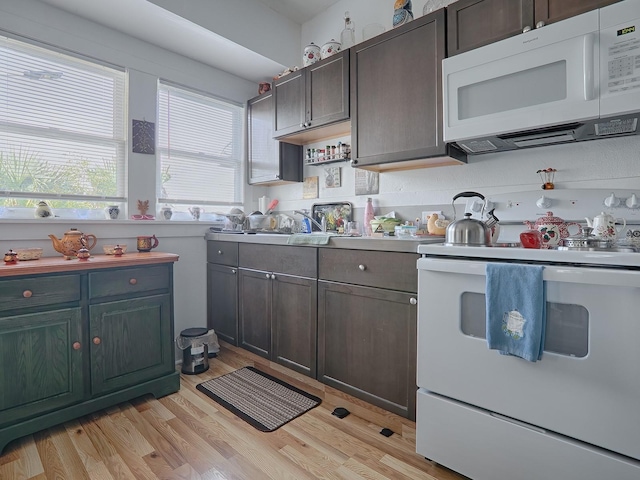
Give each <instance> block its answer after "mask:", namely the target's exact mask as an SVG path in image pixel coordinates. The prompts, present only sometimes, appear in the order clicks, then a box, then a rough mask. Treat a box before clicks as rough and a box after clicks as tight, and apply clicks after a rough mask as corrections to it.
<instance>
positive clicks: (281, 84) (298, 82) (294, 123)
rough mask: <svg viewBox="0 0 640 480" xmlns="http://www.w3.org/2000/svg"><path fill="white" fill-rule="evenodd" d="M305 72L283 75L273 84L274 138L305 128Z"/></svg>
mask: <svg viewBox="0 0 640 480" xmlns="http://www.w3.org/2000/svg"><path fill="white" fill-rule="evenodd" d="M305 71H306V69H302V70H298V71H295V72H293V73H290V74H289V75H285V76H284V77H282V78H279V79H278V80H276V81H275V82H274V84H273V87H274V90H273V92H274V128H275V136H276V137H281V136H282V135H287V134H290V133H295V132H297V131H300V130H302V129H304V128H305V123H306V121H307V120H306V109H305V77H304V75H305Z"/></svg>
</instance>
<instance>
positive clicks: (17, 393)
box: [0, 308, 88, 426]
mask: <svg viewBox="0 0 640 480" xmlns="http://www.w3.org/2000/svg"><path fill="white" fill-rule="evenodd" d="M83 340H84V337H83V332H82V322H81V314H80V308H69V309H63V310H53V311H49V312H43V313H33V314H28V315H18V316H13V317H4V318H1V319H0V426H3V425H7V424H11V423H14V422H16V421H18V420H21V419H23V418H26V417H32V416H34V415H38V414H42V413H45V412H48V411H52V410H56V409H59V408H62V407H65V406H67V405H71V404H73V403H76V402H79V401H81V400H83V398H84V396H85V390H84V384H83V379H84V375H83V373H84V369H83V351H85V350H86V348H87V347H86V346H85V345H83ZM86 358H88V357H85V359H86Z"/></svg>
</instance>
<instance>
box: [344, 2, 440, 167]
mask: <svg viewBox="0 0 640 480" xmlns="http://www.w3.org/2000/svg"><path fill="white" fill-rule="evenodd" d="M444 20H445V15H444V10H440V11H437V12H435V13H432V14H429V15H425V16H423V17H420V18H418V19H416V20H414V21H412V22H409V23H408V24H406V25H403V26H401V27H398V28H397V29H394V30H392V31H390V32H387V33H384V34H382V35H379V36H377V37H374V38H373V39H371V40H369V41H367V42H363V43H360V44H358V45H356V46H355V47H352V49H351V50H352V52H351V78H352V82H351V85H352V89H351V99H352V104H351V107H352V110H351V129H352V133H351V140H352V156H353V158H354V161H355V162H354V163H355V164H357V165H358V166H367V165H376V164H382V163H392V162H399V161H406V160H413V159H423V158H425V157H433V156H435V155H440V154H444V153H445V152H446V146H445V144H444V143H443V141H442V128H441V126H442V59H443V58H444V52H445V45H444V42H445V25H444Z"/></svg>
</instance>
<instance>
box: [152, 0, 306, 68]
mask: <svg viewBox="0 0 640 480" xmlns="http://www.w3.org/2000/svg"><path fill="white" fill-rule="evenodd" d="M149 1H150V2H151V3H154V4H156V5H158V6H160V7H162V8H164V9H165V10H169V11H170V12H173V13H175V14H177V15H180V16H181V17H183V18H186V19H187V20H190V21H192V22H194V23H196V24H198V25H200V26H201V27H204V28H206V29H208V30H211V31H213V32H216V33H217V34H218V35H221V36H223V37H225V38H227V39H229V40H231V41H233V42H235V43H237V44H238V45H242V46H243V47H246V48H248V49H249V50H251V51H254V52H256V53H259V54H261V55H263V56H265V57H267V58H270V59H271V60H273V61H275V62H278V63H280V64H282V65H287V66H294V65H300V63H299V62H300V60H299V59H300V58H302V54H299V50H298V45H300V25H298V24H297V23H295V22H294V21H292V20H289V19H287V18H286V17H283V16H282V15H280V14H278V13H276V12H275V11H274V10H271V9H270V8H269V7H267V6H266V5H264V4H263V3H261V2H259V1H257V0H233V1H231V2H224V7H218V8H212V6H211V0H189V1H180V2H177V1H175V0H149ZM273 73H274V75H275V74H276V73H277V72H273Z"/></svg>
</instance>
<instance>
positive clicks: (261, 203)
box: [258, 196, 271, 214]
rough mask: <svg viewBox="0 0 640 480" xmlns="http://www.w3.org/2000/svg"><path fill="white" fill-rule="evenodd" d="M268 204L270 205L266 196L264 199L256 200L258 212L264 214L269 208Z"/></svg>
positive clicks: (269, 200)
mask: <svg viewBox="0 0 640 480" xmlns="http://www.w3.org/2000/svg"><path fill="white" fill-rule="evenodd" d="M269 203H271V199H270V198H269V197H267V196H264V197H260V198H259V199H258V210H259V211H260V212H261V213H262V214H264V213H265V212H266V211H267V208H268V207H269Z"/></svg>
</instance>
